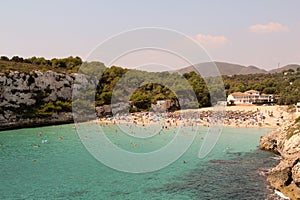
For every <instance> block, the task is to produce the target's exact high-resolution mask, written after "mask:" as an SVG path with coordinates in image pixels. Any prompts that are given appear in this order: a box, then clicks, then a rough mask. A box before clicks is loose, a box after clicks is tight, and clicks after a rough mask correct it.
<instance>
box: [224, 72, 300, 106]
mask: <svg viewBox="0 0 300 200" xmlns="http://www.w3.org/2000/svg"><path fill="white" fill-rule="evenodd" d="M223 80H224V86H225V90H226V94H227V95H228V94H230V93H232V92H245V91H247V90H251V89H252V90H257V91H259V92H262V93H266V94H274V95H279V96H280V97H279V99H278V102H277V103H278V104H280V105H290V104H295V103H297V102H300V95H299V94H300V91H299V90H300V74H299V73H297V72H294V70H288V71H283V72H281V73H270V74H249V75H233V76H223Z"/></svg>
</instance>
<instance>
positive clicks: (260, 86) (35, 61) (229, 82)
mask: <svg viewBox="0 0 300 200" xmlns="http://www.w3.org/2000/svg"><path fill="white" fill-rule="evenodd" d="M82 65H87V66H88V67H87V68H80V67H81V66H82ZM96 67H100V68H101V69H103V70H102V73H103V74H102V75H101V76H100V77H99V84H98V86H97V90H96V95H95V100H96V102H95V104H96V105H95V106H102V105H107V104H111V103H112V101H113V103H116V102H114V101H119V102H122V101H123V102H128V101H130V102H132V104H133V105H134V106H135V108H134V109H131V110H130V111H132V112H134V111H141V110H149V108H150V106H151V104H152V103H155V102H156V101H158V100H165V99H170V100H173V101H180V100H182V101H181V102H180V103H181V104H180V107H181V108H195V107H207V106H211V104H212V103H216V102H217V101H219V100H224V97H225V95H224V96H223V95H222V94H223V92H224V90H223V89H224V88H225V92H226V95H228V94H230V93H232V92H237V91H240V92H244V91H246V90H251V89H253V90H258V91H260V92H262V93H267V94H274V95H280V98H279V100H278V104H286V105H289V104H294V103H296V102H299V101H300V95H299V89H300V68H298V69H297V70H291V69H290V70H287V71H283V72H281V73H272V74H248V75H233V76H223V77H222V79H223V82H224V88H222V87H220V84H219V82H218V80H219V79H218V78H216V77H209V78H205V79H203V78H202V77H200V76H199V75H198V74H197V73H195V72H189V73H185V74H183V75H180V74H178V73H169V72H145V71H139V70H132V69H125V68H121V67H116V66H113V67H110V68H106V67H105V66H104V65H103V63H100V62H89V63H86V62H83V61H82V60H81V58H79V57H68V58H59V59H57V58H53V59H51V60H47V59H45V58H37V57H32V58H27V59H24V58H21V57H18V56H14V57H12V58H11V59H9V58H8V57H5V56H1V58H0V72H2V73H9V72H10V71H19V72H24V73H29V72H31V71H36V70H38V71H42V72H43V71H44V72H45V71H48V70H51V71H54V72H59V73H68V74H70V73H77V72H78V70H79V69H80V70H81V71H80V72H82V73H88V71H87V72H84V70H90V71H93V69H94V68H96ZM207 84H208V86H207ZM41 92H43V93H45V92H47V91H41ZM45 98H47V97H45ZM71 103H72V102H71V101H70V99H68V100H66V101H62V100H61V99H60V100H59V101H53V102H52V101H49V102H46V103H43V104H38V105H37V106H39V108H33V109H32V113H33V116H43V115H45V116H50V115H51V114H52V113H54V112H56V111H57V110H59V111H62V110H61V109H63V108H67V110H66V111H67V112H70V108H71ZM178 108H179V107H177V109H178ZM34 110H36V112H34Z"/></svg>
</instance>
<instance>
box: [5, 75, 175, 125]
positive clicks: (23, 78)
mask: <svg viewBox="0 0 300 200" xmlns="http://www.w3.org/2000/svg"><path fill="white" fill-rule="evenodd" d="M74 83H75V84H74ZM77 83H79V84H77ZM97 83H98V80H97V79H95V78H91V77H89V76H85V75H84V74H82V73H80V74H77V73H72V74H67V73H57V72H53V71H47V72H40V71H31V72H18V71H10V72H6V73H0V130H1V129H10V128H19V127H28V126H37V125H50V124H62V123H70V122H73V114H74V113H72V103H73V105H74V102H72V92H73V91H80V90H82V91H85V92H86V93H87V94H86V95H88V93H89V92H90V91H91V90H90V91H89V90H88V89H87V88H86V86H89V85H92V86H95V85H97ZM73 89H75V90H73ZM73 94H74V93H73ZM81 95H84V92H82V93H81ZM82 99H84V97H82ZM89 99H90V102H88V101H86V102H83V103H82V102H81V103H80V102H78V101H75V102H76V103H75V105H79V106H82V109H81V110H80V111H83V113H84V106H86V105H85V104H89V105H88V106H94V105H92V104H93V103H95V102H94V101H93V97H92V96H90V98H89ZM77 100H78V99H77ZM174 104H175V103H174V102H173V101H171V100H165V101H159V102H158V103H157V104H153V105H152V109H153V110H155V111H156V110H168V109H170V108H172V106H174ZM130 107H134V105H133V103H132V102H131V103H129V104H128V103H120V102H119V103H115V104H111V105H102V106H96V107H95V115H92V116H90V117H89V118H86V119H93V118H94V119H95V117H96V115H98V116H99V117H100V116H105V115H108V114H111V113H112V111H114V112H118V111H122V110H127V111H128V109H129V108H130ZM73 111H74V110H73ZM81 114H82V113H79V115H81Z"/></svg>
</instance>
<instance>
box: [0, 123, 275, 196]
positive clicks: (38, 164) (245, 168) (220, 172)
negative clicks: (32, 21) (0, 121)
mask: <svg viewBox="0 0 300 200" xmlns="http://www.w3.org/2000/svg"><path fill="white" fill-rule="evenodd" d="M106 130H107V132H109V134H107V136H108V137H109V138H110V139H111V141H113V142H114V143H115V144H117V145H118V146H120V147H122V148H124V149H127V150H129V151H133V152H148V151H153V150H155V149H157V148H158V147H160V146H164V145H165V144H166V143H167V141H170V139H172V137H173V136H174V131H173V130H169V131H164V132H162V133H161V134H160V135H157V136H155V137H153V138H151V139H150V140H146V139H137V138H132V137H130V136H128V135H124V134H121V133H120V132H117V131H116V129H115V127H109V128H106ZM268 131H270V129H242V128H238V129H234V128H226V129H223V133H222V135H221V137H220V139H219V141H218V143H217V145H216V146H215V148H214V150H213V151H212V152H211V153H210V154H209V156H208V157H206V158H205V159H199V158H198V157H197V154H198V151H199V148H200V145H201V142H202V140H203V137H204V135H205V133H206V128H200V131H199V133H198V134H197V137H196V139H195V141H194V143H193V144H192V146H191V147H190V148H189V150H188V151H187V152H186V153H185V154H184V155H183V156H182V157H181V158H180V159H178V160H177V161H176V162H175V163H173V164H171V165H169V166H168V167H166V168H164V169H162V170H159V171H156V172H152V173H144V174H130V173H124V172H119V171H116V170H113V169H110V168H108V167H106V166H104V165H103V164H101V163H100V162H99V161H97V160H96V159H94V158H93V156H91V155H90V154H89V153H88V151H87V150H86V149H85V148H84V146H83V145H82V143H81V142H80V140H79V138H78V135H77V133H76V131H75V129H74V125H72V124H70V125H61V126H49V127H41V128H28V129H19V130H11V131H2V132H0V144H3V146H1V147H0V172H1V178H0V181H1V184H0V199H122V200H123V199H265V198H266V185H265V181H264V179H265V178H264V177H261V176H260V175H259V174H258V169H260V168H263V167H270V166H272V165H274V164H275V162H276V161H275V160H274V159H272V157H273V155H272V154H271V153H268V152H263V151H259V150H257V145H258V144H259V137H260V136H261V135H264V134H265V133H267V132H268ZM40 132H41V133H42V136H39V135H38V133H40ZM186 137H188V134H187V136H186ZM42 140H48V143H46V144H42ZM132 144H135V146H133V145H132ZM36 145H39V146H40V148H33V146H36ZM228 151H230V152H231V153H228ZM232 152H239V153H234V154H232Z"/></svg>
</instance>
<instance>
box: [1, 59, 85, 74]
mask: <svg viewBox="0 0 300 200" xmlns="http://www.w3.org/2000/svg"><path fill="white" fill-rule="evenodd" d="M81 64H82V60H81V58H79V57H72V56H70V57H68V58H53V59H51V60H47V59H45V58H43V57H39V58H38V57H35V56H34V57H32V58H26V59H24V58H22V57H19V56H13V57H12V58H11V59H9V58H8V57H7V56H1V57H0V72H2V73H3V72H9V71H22V72H30V71H34V70H40V71H48V70H52V71H56V72H68V73H72V72H77V71H78V69H79V67H80V66H81Z"/></svg>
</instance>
